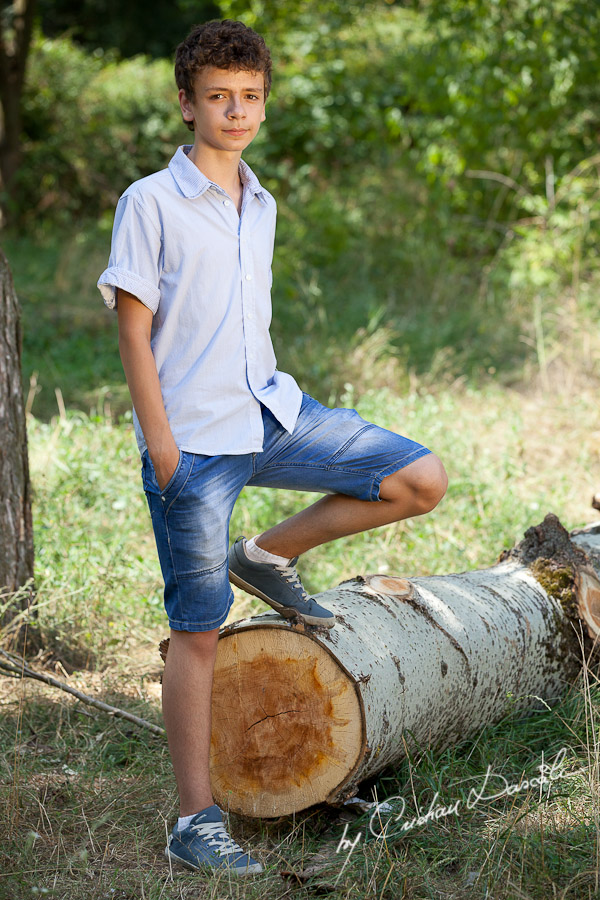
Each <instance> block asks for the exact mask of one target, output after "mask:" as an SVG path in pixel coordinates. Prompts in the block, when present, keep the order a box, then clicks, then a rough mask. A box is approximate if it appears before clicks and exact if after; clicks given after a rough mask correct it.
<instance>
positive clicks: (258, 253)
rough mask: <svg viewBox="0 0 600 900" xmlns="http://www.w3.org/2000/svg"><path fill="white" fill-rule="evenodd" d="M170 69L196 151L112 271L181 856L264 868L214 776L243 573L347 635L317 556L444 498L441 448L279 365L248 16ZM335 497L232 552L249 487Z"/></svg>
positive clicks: (107, 275)
mask: <svg viewBox="0 0 600 900" xmlns="http://www.w3.org/2000/svg"><path fill="white" fill-rule="evenodd" d="M175 77H176V81H177V86H178V88H179V103H180V107H181V112H182V116H183V119H184V121H185V122H186V123H187V124H188V127H189V128H190V130H193V132H194V143H193V145H191V146H189V145H186V146H184V147H179V149H178V150H177V152H176V153H175V155H174V156H173V158H172V159H171V161H170V163H169V166H168V168H167V169H163V170H162V171H160V172H157V173H155V174H154V175H150V176H148V177H146V178H142V179H140V180H139V181H137V182H135V183H134V184H132V185H131V186H130V187H129V188H128V189H127V190H126V191H125V193H124V194H123V196H122V197H121V199H120V200H119V204H118V206H117V211H116V215H115V224H114V230H113V240H112V248H111V257H110V260H109V267H108V268H107V269H106V270H105V272H103V274H102V275H101V276H100V279H99V281H98V286H99V288H100V290H101V292H102V295H103V297H104V300H105V303H106V304H107V306H109V307H111V308H114V307H115V306H116V308H117V312H118V321H119V350H120V354H121V359H122V362H123V368H124V371H125V375H126V378H127V382H128V385H129V389H130V393H131V398H132V401H133V406H134V426H135V432H136V437H137V441H138V446H139V449H140V452H141V455H142V478H143V484H144V489H145V492H146V497H147V500H148V504H149V508H150V512H151V516H152V525H153V528H154V534H155V537H156V543H157V548H158V554H159V558H160V563H161V569H162V573H163V576H164V581H165V607H166V610H167V613H168V616H169V625H170V629H171V631H170V637H171V640H170V646H169V654H168V657H167V661H166V665H165V671H164V677H163V715H164V720H165V726H166V730H167V735H168V741H169V752H170V754H171V759H172V762H173V768H174V771H175V777H176V780H177V787H178V792H179V798H180V818H179V820H178V822H177V823H176V825H175V826H174V828H173V832H172V834H171V836H170V838H169V844H168V846H167V847H166V849H165V853H166V855H167V857H169V858H170V859H172V860H174V861H177V862H179V863H181V864H183V865H185V866H187V867H188V868H191V869H195V870H200V869H204V870H206V869H210V868H211V867H212V868H227V869H228V870H229V871H230V872H232V873H234V874H248V873H256V872H260V871H262V866H261V865H260V863H259V862H257V861H255V860H254V859H253V858H252V857H251V856H249V855H248V854H247V853H245V852H244V851H243V850H242V848H241V847H239V846H238V845H237V844H236V843H234V842H233V841H232V839H231V838H230V836H229V834H228V833H227V831H226V830H225V826H224V824H223V821H222V817H221V810H219V808H218V807H217V806H216V805H215V804H214V803H213V797H212V795H211V790H210V780H209V748H210V701H211V688H212V677H213V667H214V661H215V655H216V650H217V640H218V636H219V626H220V625H221V624H222V623H223V622H224V621H225V619H226V617H227V614H228V612H229V608H230V606H231V602H232V600H233V595H232V592H231V588H230V587H229V583H228V582H229V580H231V581H232V582H233V583H234V584H236V585H238V586H241V587H243V588H244V589H245V590H246V591H248V592H249V593H251V594H254V595H256V596H258V597H261V598H262V599H263V600H265V601H266V602H267V603H269V604H270V605H271V606H272V607H273V608H274V609H276V610H278V611H279V612H281V613H282V614H283V615H286V616H297V617H298V618H300V619H302V620H304V621H305V622H306V623H309V624H316V625H324V626H326V627H328V628H329V627H332V626H333V625H334V624H335V619H334V615H333V612H332V611H330V610H327V609H324V608H323V607H322V606H320V605H319V604H318V603H317V602H316V601H315V600H314V599H313V598H311V597H309V596H308V595H307V594H306V591H305V590H304V588H303V586H302V583H301V581H300V579H299V577H298V574H297V572H296V569H295V563H296V559H297V557H298V556H299V555H300V554H301V553H304V552H305V551H307V550H310V549H311V548H312V547H316V546H318V545H319V544H322V543H324V542H325V541H330V540H333V539H335V538H338V537H341V536H343V535H348V534H354V533H356V532H359V531H363V530H366V529H369V528H374V527H376V526H378V525H383V524H387V523H390V522H395V521H398V520H400V519H403V518H406V517H407V516H413V515H419V514H421V513H425V512H427V511H429V510H431V509H433V508H434V506H436V504H437V503H438V502H439V500H440V499H441V498H442V496H443V495H444V493H445V490H446V484H447V481H446V475H445V472H444V469H443V466H442V464H441V463H440V461H439V460H438V458H437V457H436V456H434V455H433V454H432V453H431V452H430V451H429V450H427V448H425V447H423V446H421V445H420V444H417V443H414V442H413V441H410V440H408V439H407V438H404V437H401V436H399V435H396V434H393V433H391V432H389V431H386V430H384V429H382V428H379V427H377V426H375V425H371V424H370V423H368V422H365V421H364V420H363V419H361V417H360V416H359V415H358V413H356V412H355V411H354V410H347V409H334V410H330V409H328V408H327V407H324V406H322V405H321V404H320V403H318V402H317V401H316V400H314V399H313V398H312V397H309V396H308V395H307V394H303V393H302V391H301V390H300V388H299V387H298V385H297V384H296V382H295V381H294V379H293V378H292V377H291V376H290V375H286V374H284V373H282V372H278V371H277V369H276V367H275V357H274V354H273V348H272V345H271V340H270V336H269V323H270V317H271V305H270V288H271V259H272V252H273V240H274V232H275V214H276V207H275V201H274V199H273V198H272V196H271V195H270V194H269V193H268V192H267V191H266V190H265V189H264V188H263V187H261V185H260V183H259V181H258V179H257V178H256V176H255V175H254V173H253V172H252V171H251V170H250V169H249V167H248V166H247V165H246V164H245V163H244V162H243V161H242V160H241V153H242V151H243V150H244V149H245V148H246V147H247V146H248V145H249V144H250V143H251V141H252V140H253V138H254V137H255V135H256V134H257V132H258V129H259V127H260V124H261V122H263V121H264V120H265V101H266V99H267V95H268V93H269V89H270V85H271V59H270V55H269V51H268V49H267V47H266V45H265V43H264V40H263V39H262V38H261V37H260V36H259V35H257V34H256V33H255V32H254V31H252V29H250V28H247V27H246V26H244V25H243V24H242V23H240V22H234V21H230V20H225V21H223V22H219V21H212V22H208V23H206V24H204V25H201V26H197V27H196V28H195V29H194V30H193V31H192V32H191V33H190V35H189V36H188V37H187V38H186V40H185V41H183V43H182V44H181V45H180V46H179V47H178V48H177V54H176V63H175ZM246 484H249V485H263V486H265V485H266V486H272V487H287V488H291V489H296V490H311V491H317V492H320V493H324V494H326V495H327V496H325V497H322V498H321V499H319V500H317V502H316V503H314V504H313V505H312V506H310V507H308V508H307V509H305V510H303V511H302V512H300V513H298V514H297V515H295V516H292V517H291V518H290V519H288V520H286V521H284V522H282V523H280V524H279V525H276V526H275V527H274V528H271V529H270V530H268V531H266V532H265V533H264V534H260V535H255V537H254V538H252V539H251V540H249V541H246V540H245V539H240V540H238V541H237V542H236V543H235V544H234V546H233V547H232V548H231V550H229V552H228V549H227V548H228V543H229V519H230V516H231V511H232V508H233V505H234V503H235V500H236V499H237V496H238V495H239V493H240V491H241V489H242V488H243V487H244V486H245V485H246Z"/></svg>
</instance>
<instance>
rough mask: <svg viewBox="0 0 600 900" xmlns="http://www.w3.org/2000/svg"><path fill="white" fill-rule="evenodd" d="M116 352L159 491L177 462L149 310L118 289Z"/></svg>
mask: <svg viewBox="0 0 600 900" xmlns="http://www.w3.org/2000/svg"><path fill="white" fill-rule="evenodd" d="M117 290H118V294H117V298H118V302H117V314H118V319H119V352H120V354H121V362H122V363H123V369H124V370H125V377H126V379H127V384H128V386H129V393H130V394H131V399H132V401H133V405H134V407H135V411H136V414H137V417H138V419H139V423H140V426H141V428H142V431H143V432H144V437H145V438H146V443H147V445H148V454H149V456H150V459H151V460H152V465H153V466H154V471H155V473H156V480H157V482H158V486H159V488H160V489H161V490H162V489H163V488H164V487H165V485H166V484H167V483H168V481H169V480H170V478H171V476H172V475H173V472H174V471H175V469H176V467H177V463H178V462H179V448H178V447H177V444H176V443H175V439H174V437H173V433H172V432H171V427H170V425H169V421H168V419H167V414H166V412H165V405H164V403H163V398H162V393H161V389H160V381H159V379H158V372H157V370H156V363H155V361H154V356H153V354H152V349H151V347H150V333H151V329H152V311H151V310H149V309H148V307H147V306H145V305H144V304H143V303H142V302H141V301H140V300H138V299H137V297H135V296H134V295H133V294H129V293H128V292H127V291H124V290H122V288H118V289H117Z"/></svg>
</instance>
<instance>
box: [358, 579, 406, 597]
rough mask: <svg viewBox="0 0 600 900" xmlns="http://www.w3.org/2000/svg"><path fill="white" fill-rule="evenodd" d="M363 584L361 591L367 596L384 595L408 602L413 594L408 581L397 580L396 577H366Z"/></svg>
mask: <svg viewBox="0 0 600 900" xmlns="http://www.w3.org/2000/svg"><path fill="white" fill-rule="evenodd" d="M364 583H365V587H364V588H363V590H364V591H366V592H367V593H368V594H384V595H385V596H386V597H397V598H398V599H399V600H408V599H409V598H410V597H412V596H413V593H414V589H413V586H412V584H411V583H410V581H408V580H407V579H406V578H398V577H397V576H396V575H367V576H365V579H364Z"/></svg>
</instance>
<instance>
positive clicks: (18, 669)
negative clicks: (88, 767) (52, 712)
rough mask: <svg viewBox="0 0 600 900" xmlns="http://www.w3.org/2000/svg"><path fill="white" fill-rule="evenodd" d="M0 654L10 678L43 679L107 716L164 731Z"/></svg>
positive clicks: (0, 667) (0, 666)
mask: <svg viewBox="0 0 600 900" xmlns="http://www.w3.org/2000/svg"><path fill="white" fill-rule="evenodd" d="M0 656H2V657H4V659H5V660H7V662H0V672H2V674H3V675H7V676H9V677H10V678H34V679H35V680H36V681H43V682H44V684H49V685H51V686H52V687H56V688H60V690H61V691H66V693H67V694H72V695H73V696H74V697H77V699H78V700H80V701H81V702H82V703H87V705H88V706H95V707H96V709H101V710H102V711H103V712H105V713H107V714H108V715H109V716H114V717H115V718H120V719H127V721H128V722H133V724H134V725H139V726H140V727H141V728H147V729H148V731H151V732H152V733H153V734H161V735H162V734H164V733H165V729H164V728H161V727H160V725H153V724H152V722H148V721H147V720H146V719H141V718H140V717H139V716H134V715H133V713H129V712H126V711H125V710H124V709H119V708H118V707H117V706H110V705H109V704H108V703H103V702H102V700H96V699H95V698H94V697H90V696H88V694H84V693H82V691H78V690H77V689H76V688H73V687H71V686H70V685H69V684H65V682H64V681H59V680H58V678H53V677H52V676H51V675H45V674H43V673H42V672H35V671H34V670H33V669H30V668H29V666H27V665H25V663H24V662H23V660H21V659H19V658H18V657H16V656H12V654H10V653H7V652H6V650H0Z"/></svg>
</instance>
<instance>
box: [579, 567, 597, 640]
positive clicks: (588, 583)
mask: <svg viewBox="0 0 600 900" xmlns="http://www.w3.org/2000/svg"><path fill="white" fill-rule="evenodd" d="M575 585H576V588H577V611H578V614H579V617H580V618H581V619H583V621H584V623H585V626H586V628H587V631H588V634H589V636H590V637H591V638H596V637H598V635H600V579H598V576H597V575H596V573H595V571H594V570H593V569H592V568H591V566H581V568H579V569H578V570H577V574H576V576H575Z"/></svg>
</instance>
